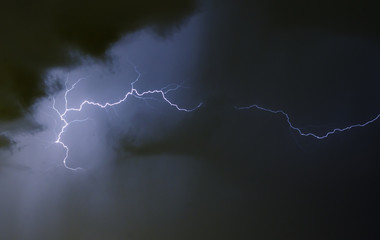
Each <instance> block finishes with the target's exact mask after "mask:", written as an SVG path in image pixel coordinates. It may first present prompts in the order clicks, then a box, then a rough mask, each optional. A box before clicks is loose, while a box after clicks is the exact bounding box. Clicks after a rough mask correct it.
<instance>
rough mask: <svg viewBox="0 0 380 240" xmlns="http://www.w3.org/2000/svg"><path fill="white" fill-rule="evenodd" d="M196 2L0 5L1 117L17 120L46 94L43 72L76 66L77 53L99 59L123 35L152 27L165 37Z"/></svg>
mask: <svg viewBox="0 0 380 240" xmlns="http://www.w3.org/2000/svg"><path fill="white" fill-rule="evenodd" d="M196 7H197V6H196V1H193V0H185V1H173V0H163V1H151V0H142V1H121V0H110V1H60V0H55V1H46V0H39V1H32V2H31V1H7V2H3V3H2V4H1V6H0V26H1V29H2V34H1V35H2V37H1V39H0V54H1V57H0V76H1V77H0V86H1V88H0V121H9V120H13V119H16V118H19V117H20V116H22V115H23V113H24V112H25V111H26V110H27V108H28V107H29V106H31V104H32V103H33V102H34V101H35V99H36V98H38V97H41V96H43V95H44V94H45V89H44V84H43V81H42V77H43V76H42V74H43V73H44V71H45V70H46V69H47V68H49V67H53V66H63V65H72V64H73V63H75V60H77V59H76V57H75V56H74V55H75V54H73V51H74V52H75V51H79V52H80V53H83V54H86V55H90V56H95V57H101V56H103V54H104V52H105V50H106V49H107V48H109V47H110V45H111V44H112V43H114V42H115V41H116V40H118V39H119V38H120V37H122V36H123V34H126V33H128V32H133V31H136V30H138V29H140V28H143V27H148V26H151V27H152V28H153V29H155V30H156V31H157V32H158V33H159V34H160V35H165V34H167V33H168V32H170V31H171V29H174V28H176V27H178V26H179V24H180V23H181V21H182V20H183V19H184V17H186V16H188V15H189V14H191V13H192V12H193V11H194V10H195V9H196Z"/></svg>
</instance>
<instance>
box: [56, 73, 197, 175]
mask: <svg viewBox="0 0 380 240" xmlns="http://www.w3.org/2000/svg"><path fill="white" fill-rule="evenodd" d="M135 71H136V73H137V75H138V76H137V78H136V79H135V81H133V82H132V83H131V89H130V90H129V91H128V92H127V93H126V94H125V95H124V97H123V98H122V99H120V100H118V101H116V102H106V103H104V104H101V103H97V102H93V101H89V100H84V101H83V102H82V103H81V104H80V105H79V107H77V108H73V107H70V108H69V107H68V99H67V96H68V94H69V93H70V92H71V91H72V90H74V89H75V86H76V85H77V84H78V83H79V82H80V81H81V80H83V78H81V79H79V80H77V81H76V82H75V83H74V84H72V85H71V87H68V85H67V83H68V79H67V80H66V83H65V87H66V91H65V94H64V101H65V109H64V111H63V112H61V111H59V110H58V109H57V107H56V103H55V98H53V107H52V109H53V110H54V111H55V112H56V113H57V114H58V115H59V118H60V120H61V121H62V123H63V126H62V127H61V129H60V131H59V133H58V134H57V138H56V140H55V143H57V144H60V145H61V146H62V147H63V148H64V149H65V156H64V159H63V165H64V167H65V168H67V169H70V170H74V171H76V170H83V169H82V168H80V167H77V168H73V167H70V166H68V165H67V159H68V158H69V152H70V150H69V147H68V146H67V145H66V144H65V143H64V142H63V140H62V135H63V134H64V133H65V132H66V130H67V128H68V127H69V126H70V125H71V124H72V123H77V122H84V121H87V120H89V119H88V118H86V119H82V120H73V121H68V120H67V114H68V113H70V112H81V111H82V110H83V107H84V106H85V105H92V106H95V107H100V108H107V107H112V106H116V105H119V104H121V103H123V102H125V101H126V100H127V99H128V97H136V98H139V99H143V100H147V99H152V97H149V96H152V95H155V94H158V95H159V96H160V97H161V98H162V100H163V101H165V102H166V103H168V104H169V105H170V106H171V107H174V108H176V109H177V110H178V111H183V112H192V111H194V110H196V109H198V108H200V107H201V106H202V105H203V103H199V104H198V105H197V106H196V107H194V108H191V109H186V108H182V107H180V106H179V105H178V104H176V103H173V102H171V101H170V100H169V99H168V98H167V96H166V94H167V93H169V92H172V91H175V90H178V89H179V88H181V86H182V85H181V84H170V85H168V86H166V87H164V88H161V89H155V90H148V91H144V92H139V91H138V90H137V89H136V88H135V87H134V84H135V83H137V82H138V81H139V80H140V77H141V73H140V72H139V71H138V70H137V68H136V67H135Z"/></svg>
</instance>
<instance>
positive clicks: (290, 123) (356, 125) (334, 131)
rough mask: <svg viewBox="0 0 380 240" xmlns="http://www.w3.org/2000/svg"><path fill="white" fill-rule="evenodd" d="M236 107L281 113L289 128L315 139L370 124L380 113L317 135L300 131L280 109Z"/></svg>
mask: <svg viewBox="0 0 380 240" xmlns="http://www.w3.org/2000/svg"><path fill="white" fill-rule="evenodd" d="M235 108H236V109H238V110H246V109H252V108H256V109H259V110H262V111H266V112H270V113H274V114H278V113H280V114H282V115H284V116H285V117H286V120H287V122H288V124H289V126H290V128H291V129H293V130H295V131H297V132H298V133H299V134H300V135H302V136H305V137H307V136H311V137H314V138H317V139H325V138H327V137H328V136H330V135H332V134H334V133H337V132H344V131H347V130H350V129H352V128H357V127H365V126H367V125H368V124H371V123H373V122H375V121H376V120H378V119H379V118H380V114H378V115H377V116H376V117H374V118H372V119H371V120H369V121H367V122H365V123H360V124H354V125H350V126H348V127H345V128H335V129H333V130H331V131H329V132H327V133H325V134H324V135H317V134H314V133H305V132H302V130H301V129H300V128H297V127H295V126H294V125H293V123H292V122H291V121H290V117H289V115H288V114H287V113H286V112H284V111H282V110H272V109H268V108H264V107H260V106H259V105H256V104H254V105H251V106H248V107H235Z"/></svg>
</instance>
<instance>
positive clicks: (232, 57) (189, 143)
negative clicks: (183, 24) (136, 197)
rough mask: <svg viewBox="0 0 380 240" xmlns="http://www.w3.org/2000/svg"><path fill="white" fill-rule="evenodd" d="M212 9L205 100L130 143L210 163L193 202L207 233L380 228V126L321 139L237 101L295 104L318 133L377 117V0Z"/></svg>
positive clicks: (148, 152)
mask: <svg viewBox="0 0 380 240" xmlns="http://www.w3.org/2000/svg"><path fill="white" fill-rule="evenodd" d="M209 7H210V9H212V10H210V12H208V14H207V15H206V16H205V19H206V20H205V22H207V24H205V29H204V30H203V33H204V34H203V37H204V38H203V47H202V51H201V53H202V56H201V57H200V61H199V62H198V64H199V65H198V66H199V72H198V76H199V78H198V80H199V81H198V87H197V89H199V91H200V92H202V93H203V97H204V98H203V99H205V101H204V102H205V107H204V108H202V109H200V110H199V111H197V112H194V113H192V114H191V115H190V116H189V117H188V119H187V120H184V121H182V122H181V124H180V125H179V126H176V128H175V129H174V130H173V131H167V132H168V134H167V135H165V136H163V137H162V138H159V140H157V139H154V138H153V137H152V138H149V137H148V138H147V139H145V141H140V142H138V143H136V142H134V140H133V139H124V145H123V146H124V150H125V151H127V152H129V153H132V154H135V155H139V156H157V155H165V154H174V155H182V156H183V155H185V156H193V157H195V158H196V159H197V160H199V161H200V162H202V163H204V164H205V165H207V167H205V168H206V169H207V170H205V171H206V172H207V174H199V175H197V176H196V177H197V178H200V179H201V180H202V184H201V185H202V186H198V188H197V189H196V190H197V192H196V193H195V194H194V195H192V196H191V197H190V198H192V197H193V199H192V200H193V201H192V204H191V205H190V206H189V209H188V211H189V212H191V214H189V215H188V216H190V217H189V218H188V219H191V220H189V222H191V223H193V224H194V223H195V224H197V226H200V227H199V228H197V230H195V231H194V232H197V231H199V232H200V235H201V236H202V237H203V238H204V239H205V238H206V237H205V236H207V235H208V234H209V235H210V236H212V237H208V238H218V239H231V238H234V239H247V238H252V239H254V238H257V239H321V238H323V239H355V238H360V236H361V234H363V233H364V234H365V235H366V236H365V238H371V237H370V236H371V235H377V236H378V231H377V227H376V224H375V222H377V215H378V213H379V207H378V204H377V203H376V202H378V201H379V198H378V196H377V195H378V194H377V193H378V192H377V189H378V188H379V186H380V184H379V182H380V180H379V177H378V174H377V171H378V169H379V162H378V161H377V159H378V156H379V148H378V142H379V131H378V128H379V124H378V123H375V124H373V125H371V126H368V128H361V129H354V130H352V131H350V132H345V133H339V134H336V135H333V136H331V137H330V138H329V139H326V140H323V141H318V140H315V139H313V138H307V137H306V138H305V137H301V136H298V135H297V133H295V132H293V131H290V130H289V127H288V124H287V123H286V119H284V118H283V117H282V116H280V115H274V114H271V113H265V112H261V111H256V110H252V111H242V112H237V111H235V110H234V109H233V104H236V105H250V104H254V103H255V104H260V105H263V106H268V107H272V108H274V109H284V110H285V111H287V112H289V114H290V116H291V117H292V121H293V122H294V124H295V125H296V126H300V127H302V129H304V130H305V131H309V130H310V131H314V132H318V131H320V132H324V131H326V130H330V129H332V128H334V127H344V126H347V125H349V124H351V123H357V122H364V121H367V120H368V119H370V118H372V117H373V116H376V115H377V114H378V111H379V109H378V106H379V105H380V98H379V94H378V93H379V87H380V85H379V81H378V79H379V77H380V72H379V70H378V69H379V68H378V66H379V64H380V42H379V38H378V37H379V29H380V24H379V20H380V17H379V15H378V14H376V11H377V9H378V3H372V2H370V1H360V2H359V1H344V2H343V1H264V0H263V1H243V0H242V1H232V0H231V1H214V3H213V4H210V5H209ZM312 124H315V125H312ZM194 199H195V200H194ZM200 209H201V210H200ZM197 211H199V212H201V213H199V214H198V215H197V213H198V212H197ZM203 225H206V226H207V228H206V229H201V226H203ZM183 228H184V229H187V228H186V227H183ZM211 232H212V233H211ZM202 237H201V238H202Z"/></svg>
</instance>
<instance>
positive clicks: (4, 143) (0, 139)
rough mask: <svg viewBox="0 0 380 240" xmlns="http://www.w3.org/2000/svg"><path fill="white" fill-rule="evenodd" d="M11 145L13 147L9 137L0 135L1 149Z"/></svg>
mask: <svg viewBox="0 0 380 240" xmlns="http://www.w3.org/2000/svg"><path fill="white" fill-rule="evenodd" d="M9 145H11V141H10V140H9V139H8V138H7V137H5V136H2V135H0V148H2V147H8V146H9Z"/></svg>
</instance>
